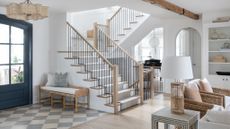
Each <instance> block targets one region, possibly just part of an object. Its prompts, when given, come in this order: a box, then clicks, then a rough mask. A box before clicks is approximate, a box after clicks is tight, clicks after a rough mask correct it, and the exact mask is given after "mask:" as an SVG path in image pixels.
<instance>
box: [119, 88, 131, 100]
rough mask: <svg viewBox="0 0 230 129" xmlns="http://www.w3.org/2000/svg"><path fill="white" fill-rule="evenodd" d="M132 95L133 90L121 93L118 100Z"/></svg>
mask: <svg viewBox="0 0 230 129" xmlns="http://www.w3.org/2000/svg"><path fill="white" fill-rule="evenodd" d="M130 96H131V91H130V90H129V91H127V92H122V93H119V96H118V100H123V99H126V98H128V97H130Z"/></svg>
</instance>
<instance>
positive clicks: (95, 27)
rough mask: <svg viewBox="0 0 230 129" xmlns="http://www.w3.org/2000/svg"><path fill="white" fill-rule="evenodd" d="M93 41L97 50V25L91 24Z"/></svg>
mask: <svg viewBox="0 0 230 129" xmlns="http://www.w3.org/2000/svg"><path fill="white" fill-rule="evenodd" d="M93 35H94V36H93V39H94V47H95V48H97V49H98V37H97V35H98V34H97V23H96V22H95V23H94V24H93Z"/></svg>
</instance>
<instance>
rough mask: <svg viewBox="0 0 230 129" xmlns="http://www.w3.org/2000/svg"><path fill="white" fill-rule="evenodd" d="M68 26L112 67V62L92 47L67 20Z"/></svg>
mask: <svg viewBox="0 0 230 129" xmlns="http://www.w3.org/2000/svg"><path fill="white" fill-rule="evenodd" d="M66 24H67V25H68V26H70V27H71V28H72V29H73V30H74V31H75V32H76V33H77V34H78V35H79V36H80V37H81V38H82V39H83V40H84V41H85V42H86V43H87V45H89V46H90V47H91V48H92V49H93V50H94V51H95V52H96V53H97V54H98V55H99V57H100V58H102V60H103V61H104V62H105V63H107V64H108V65H109V67H111V68H113V64H111V63H110V62H109V61H108V60H107V59H106V58H105V57H104V56H103V55H102V54H101V53H100V52H99V51H98V50H97V49H96V48H95V47H93V46H92V45H91V44H90V43H89V42H88V41H87V40H86V39H85V38H84V37H83V36H82V35H81V34H80V33H79V32H78V31H77V30H76V29H75V28H74V27H73V26H72V25H70V23H69V22H66Z"/></svg>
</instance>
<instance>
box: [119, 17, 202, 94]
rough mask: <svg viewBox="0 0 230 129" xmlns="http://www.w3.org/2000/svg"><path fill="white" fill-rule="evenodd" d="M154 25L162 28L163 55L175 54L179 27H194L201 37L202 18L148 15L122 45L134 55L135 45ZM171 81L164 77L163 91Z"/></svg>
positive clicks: (168, 87) (168, 86) (166, 90)
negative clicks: (166, 17)
mask: <svg viewBox="0 0 230 129" xmlns="http://www.w3.org/2000/svg"><path fill="white" fill-rule="evenodd" d="M156 27H163V28H164V57H165V56H172V55H176V37H177V34H178V33H179V32H180V30H181V29H183V28H188V27H191V28H194V29H195V30H197V31H198V32H199V34H200V35H201V37H202V20H192V19H189V18H186V17H184V18H179V19H159V18H154V17H150V18H149V19H148V20H147V21H146V22H144V25H142V26H141V28H138V29H137V31H135V32H134V33H133V34H131V38H132V39H130V40H127V42H124V43H123V44H122V47H123V48H124V49H126V50H127V51H128V52H129V53H130V54H131V55H132V56H133V57H134V55H135V54H134V47H135V45H136V44H138V43H139V42H140V41H141V40H142V39H143V38H144V37H145V36H146V35H147V34H148V33H149V32H151V30H153V28H156ZM130 46H132V47H130ZM200 49H201V48H200ZM171 81H172V80H168V79H165V83H164V92H166V93H170V82H171Z"/></svg>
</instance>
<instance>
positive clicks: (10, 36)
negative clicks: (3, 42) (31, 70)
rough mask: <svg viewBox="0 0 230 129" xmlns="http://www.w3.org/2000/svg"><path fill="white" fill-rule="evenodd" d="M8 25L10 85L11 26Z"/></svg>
mask: <svg viewBox="0 0 230 129" xmlns="http://www.w3.org/2000/svg"><path fill="white" fill-rule="evenodd" d="M9 27H10V28H9V29H10V31H9V41H10V42H9V84H10V85H11V26H9Z"/></svg>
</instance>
